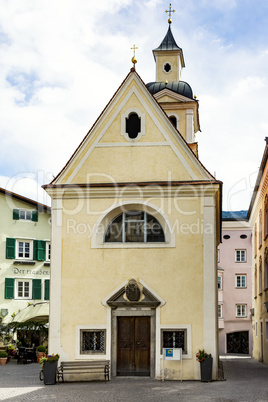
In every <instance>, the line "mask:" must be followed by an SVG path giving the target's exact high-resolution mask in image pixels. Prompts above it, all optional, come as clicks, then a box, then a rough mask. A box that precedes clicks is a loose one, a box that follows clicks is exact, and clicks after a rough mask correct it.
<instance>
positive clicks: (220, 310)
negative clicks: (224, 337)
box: [218, 304, 222, 318]
mask: <svg viewBox="0 0 268 402" xmlns="http://www.w3.org/2000/svg"><path fill="white" fill-rule="evenodd" d="M218 318H222V304H218Z"/></svg>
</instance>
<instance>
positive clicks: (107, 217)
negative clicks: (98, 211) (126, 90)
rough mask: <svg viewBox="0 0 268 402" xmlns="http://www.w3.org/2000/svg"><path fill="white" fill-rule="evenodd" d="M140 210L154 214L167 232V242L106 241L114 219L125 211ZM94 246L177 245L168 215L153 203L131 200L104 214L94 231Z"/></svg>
mask: <svg viewBox="0 0 268 402" xmlns="http://www.w3.org/2000/svg"><path fill="white" fill-rule="evenodd" d="M133 210H139V211H144V212H147V213H148V214H150V215H152V216H154V217H155V218H156V219H157V220H158V222H159V223H160V225H161V226H162V228H163V230H164V233H165V242H163V243H105V242H104V236H105V232H106V229H107V227H108V225H109V224H110V223H111V222H112V220H113V219H114V218H115V217H116V216H118V215H120V214H121V213H123V212H125V211H133ZM91 247H92V248H163V247H175V235H174V231H173V230H172V226H171V223H170V221H169V219H168V217H167V215H166V214H165V213H164V212H163V211H162V210H161V209H160V208H159V207H157V206H156V205H154V204H152V203H147V202H142V201H137V200H130V201H124V202H121V203H118V204H117V205H116V206H114V207H111V208H110V209H109V210H108V211H106V213H104V214H102V215H101V216H100V217H99V219H98V221H97V222H96V225H95V227H94V231H93V233H92V241H91Z"/></svg>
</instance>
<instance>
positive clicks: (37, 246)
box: [33, 240, 46, 261]
mask: <svg viewBox="0 0 268 402" xmlns="http://www.w3.org/2000/svg"><path fill="white" fill-rule="evenodd" d="M33 258H34V260H36V261H45V260H46V242H45V241H44V240H34V252H33Z"/></svg>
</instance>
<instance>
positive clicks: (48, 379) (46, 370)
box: [43, 362, 58, 385]
mask: <svg viewBox="0 0 268 402" xmlns="http://www.w3.org/2000/svg"><path fill="white" fill-rule="evenodd" d="M57 368H58V362H44V367H43V376H44V384H46V385H53V384H56V374H57Z"/></svg>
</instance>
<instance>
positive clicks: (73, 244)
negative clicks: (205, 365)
mask: <svg viewBox="0 0 268 402" xmlns="http://www.w3.org/2000/svg"><path fill="white" fill-rule="evenodd" d="M109 203H111V200H102V199H94V200H91V202H90V205H91V211H104V210H105V209H106V208H107V206H108V205H109ZM154 204H155V205H156V206H159V207H161V208H163V209H164V210H165V211H166V213H167V215H168V217H169V219H170V222H171V225H172V226H173V227H174V230H175V240H176V246H177V247H176V248H148V249H142V248H135V249H130V248H123V249H122V248H121V249H119V248H114V249H112V248H110V249H108V250H107V249H98V248H95V249H92V248H91V233H92V230H93V227H94V225H95V224H96V222H97V219H98V217H99V215H98V214H96V215H94V214H93V213H87V212H86V210H87V208H86V207H85V205H84V206H83V208H81V210H80V211H79V212H78V213H76V214H75V215H71V214H70V211H72V210H77V203H76V200H64V202H63V208H64V209H66V210H68V211H69V213H68V215H67V214H65V213H64V214H63V227H62V234H63V243H62V244H63V248H62V284H61V285H62V289H61V291H62V315H61V318H62V333H61V334H62V335H61V342H62V346H63V348H64V349H65V350H68V351H69V358H70V359H74V358H75V351H74V345H75V326H76V325H88V324H90V325H94V324H95V325H106V324H107V310H106V308H105V307H104V306H103V305H102V304H101V301H102V300H103V299H104V298H106V297H107V296H108V295H109V294H111V292H113V291H114V290H115V289H116V288H117V287H118V286H120V285H121V284H122V283H123V282H124V281H126V280H129V279H131V278H135V279H136V280H139V279H142V280H143V281H144V282H145V283H146V284H148V286H150V288H151V289H153V290H154V291H155V292H156V293H157V294H158V295H159V296H160V297H161V298H163V299H164V300H165V302H166V304H165V305H164V306H163V307H161V309H160V323H161V324H167V325H172V324H178V323H182V324H191V325H192V345H193V350H195V349H196V348H198V347H201V345H202V336H201V334H202V331H203V326H202V325H203V308H202V306H203V292H200V284H202V283H203V260H202V257H201V256H202V255H203V233H202V232H203V227H202V216H203V215H202V201H201V199H200V198H198V197H194V198H189V197H185V198H181V199H180V200H179V203H178V200H176V201H175V200H174V199H173V200H172V199H160V198H158V199H157V198H156V199H154ZM193 211H195V213H193V214H190V212H193ZM70 220H71V221H70ZM73 300H75V303H73ZM77 306H80V308H79V309H78V308H77ZM92 306H94V308H92ZM70 317H72V320H70ZM200 342H201V344H200ZM194 365H195V358H194V356H193V359H192V360H190V361H188V362H187V363H186V362H185V363H184V371H185V370H186V371H185V373H186V372H189V375H190V373H191V375H193V371H194V369H193V367H194ZM187 367H188V368H187Z"/></svg>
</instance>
